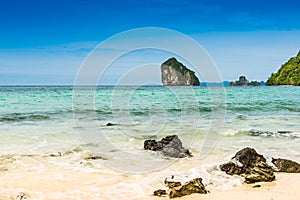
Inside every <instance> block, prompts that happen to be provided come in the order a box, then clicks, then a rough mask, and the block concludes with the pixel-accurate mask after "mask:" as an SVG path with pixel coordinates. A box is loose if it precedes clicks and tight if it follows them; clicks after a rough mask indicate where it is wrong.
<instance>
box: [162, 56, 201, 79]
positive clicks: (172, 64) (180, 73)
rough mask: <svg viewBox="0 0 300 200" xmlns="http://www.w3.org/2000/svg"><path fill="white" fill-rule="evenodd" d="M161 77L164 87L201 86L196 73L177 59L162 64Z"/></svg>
mask: <svg viewBox="0 0 300 200" xmlns="http://www.w3.org/2000/svg"><path fill="white" fill-rule="evenodd" d="M161 76H162V77H161V78H162V83H163V85H200V82H199V79H198V78H197V76H196V75H195V72H193V71H192V70H190V69H188V68H187V67H186V66H184V65H183V64H182V63H180V62H178V61H177V60H176V59H175V58H170V59H168V60H167V61H166V62H164V63H163V64H161Z"/></svg>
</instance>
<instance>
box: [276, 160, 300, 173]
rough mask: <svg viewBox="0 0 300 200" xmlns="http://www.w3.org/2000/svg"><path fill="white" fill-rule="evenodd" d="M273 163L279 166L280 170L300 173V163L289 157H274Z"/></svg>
mask: <svg viewBox="0 0 300 200" xmlns="http://www.w3.org/2000/svg"><path fill="white" fill-rule="evenodd" d="M272 163H273V164H274V165H275V166H276V167H277V169H278V171H279V172H288V173H300V164H299V163H297V162H294V161H292V160H287V159H282V158H278V159H274V158H273V159H272Z"/></svg>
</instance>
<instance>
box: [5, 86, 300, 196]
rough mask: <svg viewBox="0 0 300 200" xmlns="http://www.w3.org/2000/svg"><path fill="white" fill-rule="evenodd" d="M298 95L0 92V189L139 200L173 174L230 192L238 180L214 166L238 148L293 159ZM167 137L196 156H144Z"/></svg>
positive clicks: (299, 150) (299, 130) (178, 90)
mask: <svg viewBox="0 0 300 200" xmlns="http://www.w3.org/2000/svg"><path fill="white" fill-rule="evenodd" d="M299 96H300V87H232V88H204V87H200V88H199V87H171V88H168V87H159V86H155V87H149V86H147V87H146V86H145V87H139V88H134V87H120V88H114V87H109V86H107V87H99V88H97V89H96V90H95V89H93V88H88V87H83V88H76V90H73V88H72V87H60V86H59V87H54V86H52V87H42V86H37V87H0V110H1V112H0V174H1V178H0V180H1V185H0V188H3V189H2V190H3V191H4V190H10V191H12V192H18V191H23V190H24V191H29V193H30V195H31V197H32V198H37V199H42V197H43V198H44V199H72V198H74V196H75V197H76V198H78V199H80V198H81V197H82V198H88V199H116V198H124V195H125V196H128V197H130V198H131V199H140V198H142V197H144V196H145V195H146V196H147V195H151V193H152V191H153V190H155V189H157V188H160V187H163V180H164V179H165V178H166V177H170V176H171V175H174V176H175V178H177V179H179V180H188V179H191V178H195V177H202V178H203V179H204V181H203V182H204V183H205V184H206V185H207V188H208V189H229V188H231V187H233V186H235V185H240V184H242V180H241V179H240V178H236V177H231V176H227V175H226V174H224V173H223V172H221V171H220V170H219V169H218V167H217V166H218V164H219V163H223V162H225V161H227V160H229V159H230V158H231V157H232V156H233V155H234V153H235V152H236V151H238V150H239V149H241V148H243V147H246V146H250V147H253V148H255V149H257V151H258V152H259V153H261V154H264V155H265V156H266V157H267V158H268V159H271V157H284V158H289V159H293V160H296V161H298V162H299V161H300V146H299V142H300V126H299V124H300V98H299ZM108 122H110V123H113V124H116V125H115V126H105V125H106V123H108ZM170 134H177V135H179V137H180V139H181V140H182V141H183V145H184V146H185V147H187V148H189V149H190V150H191V152H192V154H193V155H194V157H192V158H188V159H180V160H175V159H167V158H164V157H162V156H161V155H160V154H159V153H157V152H148V151H144V150H143V142H144V140H145V139H161V138H162V137H164V136H166V135H170ZM211 148H212V150H211ZM95 155H96V156H98V157H97V158H98V159H93V157H92V156H95ZM133 188H134V189H133ZM13 195H15V194H13ZM1 198H2V197H1V196H0V199H1ZM76 198H75V199H76ZM3 199H5V198H4V197H3Z"/></svg>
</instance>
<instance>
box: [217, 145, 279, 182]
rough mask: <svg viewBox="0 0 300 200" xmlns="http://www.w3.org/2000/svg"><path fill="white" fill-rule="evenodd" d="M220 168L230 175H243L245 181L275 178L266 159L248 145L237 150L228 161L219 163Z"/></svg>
mask: <svg viewBox="0 0 300 200" xmlns="http://www.w3.org/2000/svg"><path fill="white" fill-rule="evenodd" d="M220 169H221V170H222V171H225V172H226V173H227V174H230V175H234V174H237V175H240V176H242V177H245V182H246V183H255V182H266V181H273V180H274V179H275V174H274V172H273V169H272V167H271V166H269V165H268V164H267V163H266V159H265V158H264V157H263V156H262V155H260V154H258V153H257V152H256V151H255V149H252V148H249V147H247V148H244V149H242V150H240V151H238V152H237V153H236V154H235V156H234V157H233V158H232V160H231V161H230V162H229V163H225V164H223V165H220Z"/></svg>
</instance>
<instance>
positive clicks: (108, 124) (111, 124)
mask: <svg viewBox="0 0 300 200" xmlns="http://www.w3.org/2000/svg"><path fill="white" fill-rule="evenodd" d="M115 125H117V124H113V123H110V122H108V123H107V124H106V125H105V126H115Z"/></svg>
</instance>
